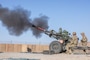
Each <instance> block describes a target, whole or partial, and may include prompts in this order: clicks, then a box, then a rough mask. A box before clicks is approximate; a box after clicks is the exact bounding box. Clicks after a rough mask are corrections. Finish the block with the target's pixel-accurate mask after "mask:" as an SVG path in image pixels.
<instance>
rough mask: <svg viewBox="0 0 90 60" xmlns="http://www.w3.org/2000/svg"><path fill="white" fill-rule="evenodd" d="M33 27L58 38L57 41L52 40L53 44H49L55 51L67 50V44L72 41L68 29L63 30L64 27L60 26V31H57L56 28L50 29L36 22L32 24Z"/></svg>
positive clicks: (51, 49)
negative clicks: (39, 25) (37, 24)
mask: <svg viewBox="0 0 90 60" xmlns="http://www.w3.org/2000/svg"><path fill="white" fill-rule="evenodd" d="M32 27H34V28H35V29H37V30H40V31H42V32H43V33H45V34H46V35H48V36H49V37H53V38H55V39H56V41H53V42H51V44H50V45H49V49H50V51H54V52H55V53H60V52H63V51H65V46H66V44H67V43H68V42H69V41H70V36H69V33H68V31H66V30H63V31H62V29H61V28H60V32H58V33H57V32H55V31H54V30H51V31H48V30H45V29H43V28H41V27H38V26H36V25H34V24H32Z"/></svg>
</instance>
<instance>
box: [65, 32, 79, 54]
mask: <svg viewBox="0 0 90 60" xmlns="http://www.w3.org/2000/svg"><path fill="white" fill-rule="evenodd" d="M77 45H78V37H77V36H76V32H73V36H72V37H71V40H70V43H68V44H67V45H66V50H67V51H66V53H68V54H71V53H72V49H71V48H70V47H76V46H77Z"/></svg>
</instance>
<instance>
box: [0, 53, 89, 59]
mask: <svg viewBox="0 0 90 60" xmlns="http://www.w3.org/2000/svg"><path fill="white" fill-rule="evenodd" d="M7 58H29V59H38V60H90V55H84V54H83V55H68V54H65V53H62V54H53V55H48V54H47V55H45V54H32V53H0V60H4V59H7Z"/></svg>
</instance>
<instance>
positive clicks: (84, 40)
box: [81, 33, 87, 47]
mask: <svg viewBox="0 0 90 60" xmlns="http://www.w3.org/2000/svg"><path fill="white" fill-rule="evenodd" d="M81 35H82V39H81V45H82V46H84V47H85V46H87V37H86V36H85V34H84V33H81Z"/></svg>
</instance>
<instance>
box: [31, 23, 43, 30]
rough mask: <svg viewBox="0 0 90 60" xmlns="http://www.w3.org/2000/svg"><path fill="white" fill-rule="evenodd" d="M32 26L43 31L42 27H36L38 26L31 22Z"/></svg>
mask: <svg viewBox="0 0 90 60" xmlns="http://www.w3.org/2000/svg"><path fill="white" fill-rule="evenodd" d="M32 27H34V28H36V29H38V30H40V31H44V29H43V28H41V27H38V26H35V25H34V24H32Z"/></svg>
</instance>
